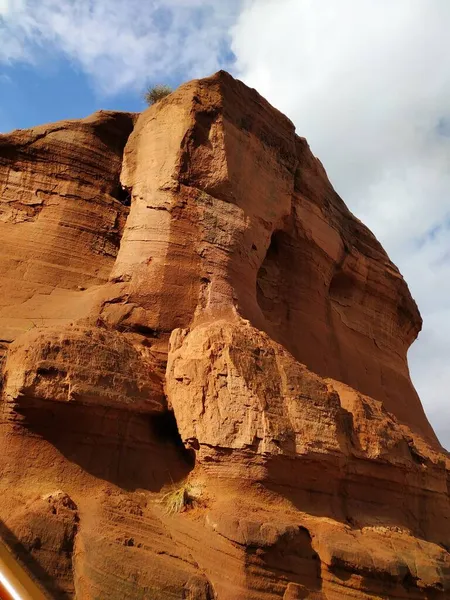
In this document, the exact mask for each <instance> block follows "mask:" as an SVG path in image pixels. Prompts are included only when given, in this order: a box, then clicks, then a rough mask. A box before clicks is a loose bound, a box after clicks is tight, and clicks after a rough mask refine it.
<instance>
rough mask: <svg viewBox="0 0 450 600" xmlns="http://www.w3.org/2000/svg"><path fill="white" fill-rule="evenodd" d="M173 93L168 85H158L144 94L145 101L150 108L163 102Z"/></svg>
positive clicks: (151, 87)
mask: <svg viewBox="0 0 450 600" xmlns="http://www.w3.org/2000/svg"><path fill="white" fill-rule="evenodd" d="M171 93H172V88H171V87H169V86H168V85H163V84H158V85H152V86H150V87H149V88H148V89H147V91H146V92H145V94H144V100H145V101H146V102H147V104H148V105H149V106H151V105H152V104H155V103H156V102H158V101H159V100H162V99H163V98H165V97H166V96H168V95H169V94H171Z"/></svg>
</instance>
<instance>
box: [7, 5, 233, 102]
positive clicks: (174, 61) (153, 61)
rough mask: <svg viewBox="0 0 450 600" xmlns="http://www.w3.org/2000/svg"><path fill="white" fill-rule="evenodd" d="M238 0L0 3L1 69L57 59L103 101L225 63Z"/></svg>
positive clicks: (193, 75) (208, 70) (213, 68)
mask: <svg viewBox="0 0 450 600" xmlns="http://www.w3.org/2000/svg"><path fill="white" fill-rule="evenodd" d="M238 4H239V3H238V0H231V1H227V2H224V3H217V2H215V1H214V0H165V1H164V0H127V1H126V2H123V1H122V0H81V1H80V0H64V1H61V0H39V1H36V0H0V40H1V42H0V63H1V62H11V61H17V60H22V61H26V62H31V63H38V62H39V60H42V58H43V57H48V56H51V54H52V53H54V52H55V51H56V52H62V53H64V54H65V56H66V57H68V58H69V59H70V60H72V61H73V62H74V64H75V66H76V67H78V68H81V69H82V71H83V72H84V73H85V74H86V75H88V76H89V77H90V79H91V81H92V82H93V83H94V85H95V87H96V88H97V89H98V90H99V91H100V92H101V93H104V94H114V93H116V92H119V91H124V90H126V89H127V88H129V87H131V88H134V89H136V88H137V89H139V88H142V87H143V85H144V84H145V82H146V81H148V80H152V81H159V80H161V81H167V79H168V78H170V77H177V75H178V74H179V73H182V75H183V77H184V78H187V79H188V78H191V77H196V76H198V75H204V74H205V73H210V72H214V71H215V70H217V69H218V68H219V64H220V65H222V64H226V63H227V56H226V49H227V46H228V36H227V31H228V29H229V27H230V25H231V23H232V20H233V18H234V16H235V14H236V9H237V7H238Z"/></svg>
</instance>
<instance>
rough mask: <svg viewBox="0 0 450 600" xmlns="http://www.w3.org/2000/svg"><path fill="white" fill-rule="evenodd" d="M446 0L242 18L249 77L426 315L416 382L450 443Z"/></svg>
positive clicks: (331, 4) (236, 44) (326, 1)
mask: <svg viewBox="0 0 450 600" xmlns="http://www.w3.org/2000/svg"><path fill="white" fill-rule="evenodd" d="M449 22H450V3H449V2H448V1H447V0H433V2H430V1H429V0H395V2H392V0H357V1H355V0H339V2H336V0H277V1H271V0H258V1H253V2H251V1H250V2H247V3H246V4H245V6H244V9H243V10H242V12H241V14H240V16H239V19H238V21H237V23H236V25H235V26H234V28H233V42H232V48H233V50H234V52H235V54H236V56H237V65H236V68H237V70H238V72H239V74H240V76H241V78H242V79H244V81H245V82H246V83H248V84H249V85H251V86H252V87H255V88H257V89H258V90H259V91H260V92H261V93H262V94H263V95H265V96H266V97H267V98H268V99H269V100H270V101H271V102H272V103H273V104H275V105H276V106H277V107H278V108H280V109H281V110H282V111H283V112H285V113H286V114H287V115H288V116H289V117H290V118H291V119H292V120H293V121H294V123H295V124H296V126H297V130H298V132H299V133H300V134H301V135H304V136H305V137H307V138H308V140H309V142H310V144H311V147H312V150H313V151H314V152H315V154H317V155H318V156H319V157H320V159H321V160H322V162H323V163H324V165H325V167H326V169H327V171H328V174H329V176H330V178H331V180H332V182H333V183H334V185H335V187H336V189H337V191H338V192H339V193H340V195H342V197H343V198H344V199H345V201H346V202H347V204H348V205H349V207H350V208H351V210H352V211H353V212H354V213H355V214H356V215H357V216H358V217H359V218H360V219H361V220H362V221H364V222H365V223H366V224H367V225H368V226H369V227H370V228H371V229H372V230H373V231H374V233H375V234H376V235H377V237H378V238H379V239H380V241H381V242H382V243H383V245H384V246H385V248H386V249H387V251H388V252H389V254H390V255H391V257H392V258H393V260H394V261H395V262H396V263H397V264H398V266H399V268H400V270H401V271H402V272H403V274H404V276H405V278H406V280H407V281H408V283H409V285H410V288H411V291H412V294H413V296H414V297H415V298H416V300H417V302H418V304H419V307H420V309H421V312H422V315H423V317H424V329H423V331H422V333H421V335H420V336H419V341H418V342H416V343H415V344H414V345H413V346H412V348H411V350H410V354H409V360H410V368H411V373H412V377H413V381H414V383H415V384H416V387H417V388H418V391H419V394H420V395H421V398H422V401H423V404H424V406H425V409H426V412H427V414H428V416H429V418H430V420H431V421H432V423H433V425H434V427H435V429H436V431H437V433H438V435H439V436H440V438H441V441H442V442H443V443H444V444H445V445H446V446H447V447H450V405H449V401H448V393H449V390H450V368H449V367H450V365H449V363H450V160H449V159H450V76H449V73H450V52H449V51H450V42H449V41H448V31H447V29H448V23H449Z"/></svg>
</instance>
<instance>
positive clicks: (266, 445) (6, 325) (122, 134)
mask: <svg viewBox="0 0 450 600" xmlns="http://www.w3.org/2000/svg"><path fill="white" fill-rule="evenodd" d="M0 186H1V187H0V215H1V216H0V235H1V236H2V241H3V242H4V243H3V244H2V247H1V249H0V279H1V293H0V347H1V364H2V383H1V394H2V397H1V404H0V410H1V420H0V469H1V473H2V477H1V478H0V488H1V501H0V520H1V531H0V534H1V536H2V538H3V539H4V541H5V542H6V543H7V544H8V546H9V547H10V548H11V550H12V551H13V552H14V553H15V554H16V555H17V557H18V558H19V559H20V560H21V561H22V562H23V563H24V564H25V566H26V567H27V568H28V569H29V571H30V572H31V573H32V574H33V576H34V577H35V579H36V580H37V581H38V582H40V584H41V585H42V586H43V587H44V588H45V589H46V590H47V591H48V593H50V594H51V596H52V597H55V598H77V599H78V600H80V599H83V600H85V599H86V600H89V599H92V600H94V599H97V598H111V599H117V600H119V599H120V600H122V599H134V598H143V599H144V598H146V599H147V598H148V599H152V600H154V599H160V600H169V599H173V600H175V599H177V600H178V599H180V598H186V599H191V600H212V599H216V600H240V599H242V600H259V599H262V600H275V599H277V598H280V599H284V600H294V599H299V598H309V599H315V600H334V599H336V600H344V599H347V598H360V599H363V598H364V599H374V600H375V599H380V600H381V599H386V598H399V599H400V598H402V599H403V598H413V599H431V598H433V599H441V598H442V599H444V598H448V597H450V506H449V487H450V475H449V473H450V460H449V457H448V454H447V453H446V451H445V450H443V449H442V447H441V446H440V444H439V442H438V440H437V439H436V436H435V435H434V432H433V430H432V429H431V427H430V425H429V423H428V421H427V419H426V417H425V414H424V412H423V409H422V406H421V404H420V400H419V398H418V396H417V394H416V392H415V390H414V387H413V385H412V383H411V380H410V378H409V372H408V365H407V360H406V352H407V350H408V348H409V346H410V345H411V343H412V342H413V341H414V339H415V338H416V336H417V334H418V332H419V330H420V327H421V318H420V315H419V312H418V309H417V307H416V305H415V303H414V301H413V300H412V298H411V296H410V293H409V290H408V288H407V285H406V284H405V282H404V280H403V278H402V276H401V274H400V273H399V271H398V269H397V268H396V267H395V265H393V264H392V262H391V261H390V260H389V258H388V256H387V255H386V253H385V252H384V250H383V248H382V247H381V246H380V244H379V243H378V242H377V240H376V239H375V238H374V236H373V235H372V234H371V233H370V231H368V230H367V228H366V227H365V226H364V225H363V224H362V223H360V222H359V221H358V220H357V219H356V218H355V217H354V216H353V215H352V214H351V213H350V212H349V211H348V209H347V208H346V206H345V204H344V203H343V201H342V200H341V199H340V198H339V196H338V195H337V194H336V193H335V191H334V190H333V188H332V186H331V184H330V182H329V180H328V178H327V176H326V173H325V171H324V169H323V167H322V165H321V163H320V162H319V161H318V160H317V159H316V158H315V157H314V156H313V155H312V153H311V151H310V149H309V147H308V144H307V143H306V141H305V140H304V139H303V138H300V137H298V136H297V135H296V133H295V129H294V126H293V124H292V123H291V122H290V121H289V120H288V119H287V118H286V117H285V116H283V115H282V114H281V113H279V112H278V111H277V110H275V109H274V108H273V107H272V106H270V105H269V104H268V103H267V102H266V101H265V100H264V99H263V98H261V96H259V95H258V93H257V92H256V91H255V90H251V89H249V88H247V87H246V86H245V85H244V84H242V83H241V82H239V81H236V80H234V79H233V78H232V77H231V76H230V75H228V74H227V73H224V72H219V73H217V74H216V75H214V76H212V77H210V78H207V79H202V80H196V81H192V82H189V83H187V84H185V85H183V86H181V87H180V88H179V89H178V90H176V91H175V92H173V93H172V94H170V95H169V96H168V97H166V98H165V99H163V100H161V101H160V102H158V103H157V104H156V105H154V106H153V107H151V108H149V109H148V110H146V111H145V112H143V113H142V114H141V115H131V114H125V113H110V112H99V113H95V114H94V115H92V116H91V117H89V118H87V119H83V120H81V121H67V122H62V123H57V124H55V125H48V126H42V127H38V128H35V129H33V130H29V131H19V132H12V133H11V134H8V135H6V136H1V137H0Z"/></svg>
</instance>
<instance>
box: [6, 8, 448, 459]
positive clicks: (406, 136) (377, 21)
mask: <svg viewBox="0 0 450 600" xmlns="http://www.w3.org/2000/svg"><path fill="white" fill-rule="evenodd" d="M449 25H450V2H449V1H448V0H433V1H430V0H395V2H393V1H392V0H357V2H356V1H355V0H339V1H337V0H227V1H226V2H225V1H224V2H222V1H221V0H220V1H219V0H165V1H162V0H127V1H126V2H125V1H124V0H0V131H3V132H4V131H8V130H10V129H12V128H17V127H22V128H23V127H30V126H32V125H36V124H40V123H44V122H49V121H57V120H59V119H64V118H74V117H83V116H86V115H88V114H90V113H92V112H93V111H95V110H97V109H100V108H103V109H118V110H131V111H139V110H141V109H142V108H144V104H143V101H142V99H141V97H142V92H143V90H144V88H145V86H146V85H147V84H153V83H169V84H171V85H172V86H173V87H176V86H177V85H178V84H179V83H181V82H182V81H186V80H189V79H191V78H193V77H198V76H206V75H209V74H211V73H213V72H214V71H216V70H217V69H219V68H226V69H228V70H230V71H231V72H232V73H233V74H234V75H237V76H238V77H239V78H241V79H243V80H244V81H245V82H246V83H248V84H249V85H250V86H252V87H255V88H256V89H258V91H260V93H262V94H263V95H264V96H265V97H266V98H268V100H269V101H270V102H272V104H274V105H275V106H277V107H278V108H280V109H281V110H282V111H283V112H285V113H286V114H287V115H288V116H289V117H290V118H291V119H292V120H293V121H294V123H295V124H296V127H297V131H298V133H299V134H300V135H302V136H305V137H306V138H307V139H308V141H309V143H310V145H311V147H312V150H313V152H314V153H315V154H316V155H317V156H319V157H320V159H321V161H322V162H323V164H324V165H325V168H326V170H327V172H328V174H329V176H330V179H331V181H332V183H333V184H334V186H335V188H336V189H337V191H338V192H339V193H340V195H341V196H342V197H343V198H344V199H345V201H346V203H347V204H348V206H349V207H350V209H351V210H352V211H353V212H354V213H355V214H356V215H357V216H358V217H359V218H360V219H361V220H362V221H363V222H364V223H366V224H367V225H368V226H369V227H370V228H371V229H372V231H374V233H375V235H376V236H377V237H378V239H379V240H380V241H381V242H382V244H383V245H384V247H385V248H386V250H387V251H388V253H389V254H390V256H391V258H392V259H393V260H394V262H396V264H397V265H398V266H399V268H400V270H401V271H402V273H403V274H404V276H405V279H406V280H407V282H408V284H409V286H410V289H411V291H412V294H413V296H414V298H415V299H416V300H417V302H418V305H419V308H420V310H421V313H422V316H423V318H424V329H423V331H422V333H421V334H420V336H419V340H418V342H416V343H415V344H413V346H412V348H411V350H410V353H409V361H410V367H411V374H412V378H413V381H414V383H415V385H416V387H417V389H418V391H419V394H420V396H421V399H422V402H423V404H424V406H425V409H426V411H427V414H428V415H429V418H430V420H431V421H432V423H433V425H434V427H435V429H436V430H437V432H438V434H439V436H440V438H441V440H442V441H443V442H444V443H445V444H446V445H447V446H448V447H450V402H449V392H448V390H450V368H449V363H450V229H449V223H450V42H449V41H448V39H449V36H448V28H449Z"/></svg>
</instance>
